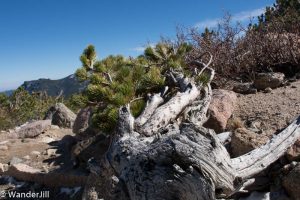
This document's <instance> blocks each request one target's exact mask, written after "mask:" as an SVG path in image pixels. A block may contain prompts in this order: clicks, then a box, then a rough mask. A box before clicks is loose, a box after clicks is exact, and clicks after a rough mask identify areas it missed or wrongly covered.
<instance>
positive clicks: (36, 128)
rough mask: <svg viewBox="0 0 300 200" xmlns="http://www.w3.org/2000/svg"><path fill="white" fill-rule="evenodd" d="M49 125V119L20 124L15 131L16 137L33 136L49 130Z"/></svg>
mask: <svg viewBox="0 0 300 200" xmlns="http://www.w3.org/2000/svg"><path fill="white" fill-rule="evenodd" d="M50 126H51V121H50V120H38V121H35V122H31V123H28V124H26V125H25V126H22V127H21V128H20V129H18V130H17V131H16V132H15V133H16V135H17V137H18V138H34V137H36V136H38V135H40V134H42V133H44V132H45V131H47V130H49V128H50Z"/></svg>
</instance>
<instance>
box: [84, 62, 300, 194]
mask: <svg viewBox="0 0 300 200" xmlns="http://www.w3.org/2000/svg"><path fill="white" fill-rule="evenodd" d="M206 68H207V69H208V67H207V66H206ZM209 70H211V69H209ZM211 74H212V76H213V74H214V73H213V71H212V73H211ZM173 77H174V79H175V80H176V83H178V84H180V85H179V87H180V88H181V89H180V91H179V92H178V93H177V94H176V95H174V96H173V97H172V98H171V99H170V100H168V101H167V102H165V101H163V96H161V95H160V96H153V99H152V100H151V99H150V101H149V102H148V103H147V107H146V108H145V111H144V112H143V113H142V116H141V117H140V118H137V119H136V120H135V119H134V118H133V117H132V115H131V113H130V108H129V105H127V106H124V107H122V108H121V109H120V110H119V121H118V125H117V127H116V132H115V135H114V138H113V140H112V143H111V145H110V148H109V150H108V151H107V153H106V157H105V159H104V160H103V161H102V162H101V163H100V164H99V166H98V168H99V170H96V171H93V173H91V175H90V177H89V180H88V182H87V187H86V188H85V192H84V199H97V198H99V199H101V198H103V199H105V200H114V199H126V200H127V199H128V200H129V199H130V200H144V199H145V200H146V199H147V200H157V199H158V200H159V199H164V200H171V199H172V200H173V199H181V200H193V199H195V200H196V199H197V200H209V199H215V198H226V197H229V196H231V195H233V194H234V193H236V192H238V191H239V190H240V189H241V188H243V186H245V185H244V183H245V184H246V185H247V184H251V181H249V178H252V177H253V176H254V175H255V174H257V173H260V172H261V171H263V170H264V169H265V168H266V167H268V166H269V165H270V164H272V163H273V162H275V161H276V160H277V159H278V158H279V157H280V156H282V155H283V154H284V152H285V150H286V149H287V148H288V147H290V146H291V145H292V144H293V143H294V142H295V141H296V140H297V139H298V138H299V137H300V127H299V126H300V117H299V118H297V119H296V120H295V121H294V122H293V123H292V124H291V125H290V126H289V127H287V128H286V129H285V130H284V131H283V132H281V133H280V134H278V135H277V136H275V137H274V138H273V139H272V140H271V141H270V142H268V143H267V144H266V145H264V146H262V147H260V148H258V149H256V150H254V151H252V152H250V153H248V154H246V155H243V156H240V157H238V158H234V159H231V158H230V156H229V154H228V152H227V150H226V149H225V147H224V146H223V145H222V143H221V141H220V139H219V138H218V137H217V135H216V133H215V132H214V131H213V130H210V129H206V128H204V127H202V124H203V122H204V121H205V119H206V112H207V108H208V106H209V102H210V99H211V89H210V86H209V85H208V86H207V87H206V88H205V87H204V88H203V87H202V85H200V86H199V85H198V86H197V85H196V84H194V82H193V79H186V78H184V77H183V76H181V75H179V76H178V75H176V76H173ZM188 80H190V83H188V82H187V81H188ZM210 80H211V79H210ZM203 92H204V94H203ZM155 98H156V99H155ZM151 101H152V102H151ZM184 114H185V118H184V117H183V116H182V115H184ZM179 118H181V120H178V119H179ZM136 122H137V124H135V123H136ZM252 182H253V181H252Z"/></svg>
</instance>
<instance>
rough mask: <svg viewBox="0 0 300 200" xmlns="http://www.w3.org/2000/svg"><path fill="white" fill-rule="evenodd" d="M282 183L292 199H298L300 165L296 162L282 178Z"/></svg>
mask: <svg viewBox="0 0 300 200" xmlns="http://www.w3.org/2000/svg"><path fill="white" fill-rule="evenodd" d="M282 185H283V187H284V189H285V190H286V191H287V193H288V195H289V196H290V197H292V199H295V200H300V165H299V164H298V165H297V166H296V167H295V168H294V169H292V170H291V171H290V172H289V173H288V174H287V175H286V176H285V177H284V178H283V182H282Z"/></svg>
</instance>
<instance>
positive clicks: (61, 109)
mask: <svg viewBox="0 0 300 200" xmlns="http://www.w3.org/2000/svg"><path fill="white" fill-rule="evenodd" d="M48 113H51V114H48V115H46V117H48V118H50V117H51V118H52V124H53V125H57V126H59V127H61V128H72V127H73V124H74V121H75V119H76V115H75V114H74V113H73V112H72V111H71V110H70V109H69V108H67V107H66V106H65V105H64V104H62V103H57V104H56V105H55V107H54V108H53V107H51V108H50V109H49V111H48Z"/></svg>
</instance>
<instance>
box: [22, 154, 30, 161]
mask: <svg viewBox="0 0 300 200" xmlns="http://www.w3.org/2000/svg"><path fill="white" fill-rule="evenodd" d="M23 158H24V159H25V160H30V159H31V158H30V156H29V155H27V156H24V157H23Z"/></svg>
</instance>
